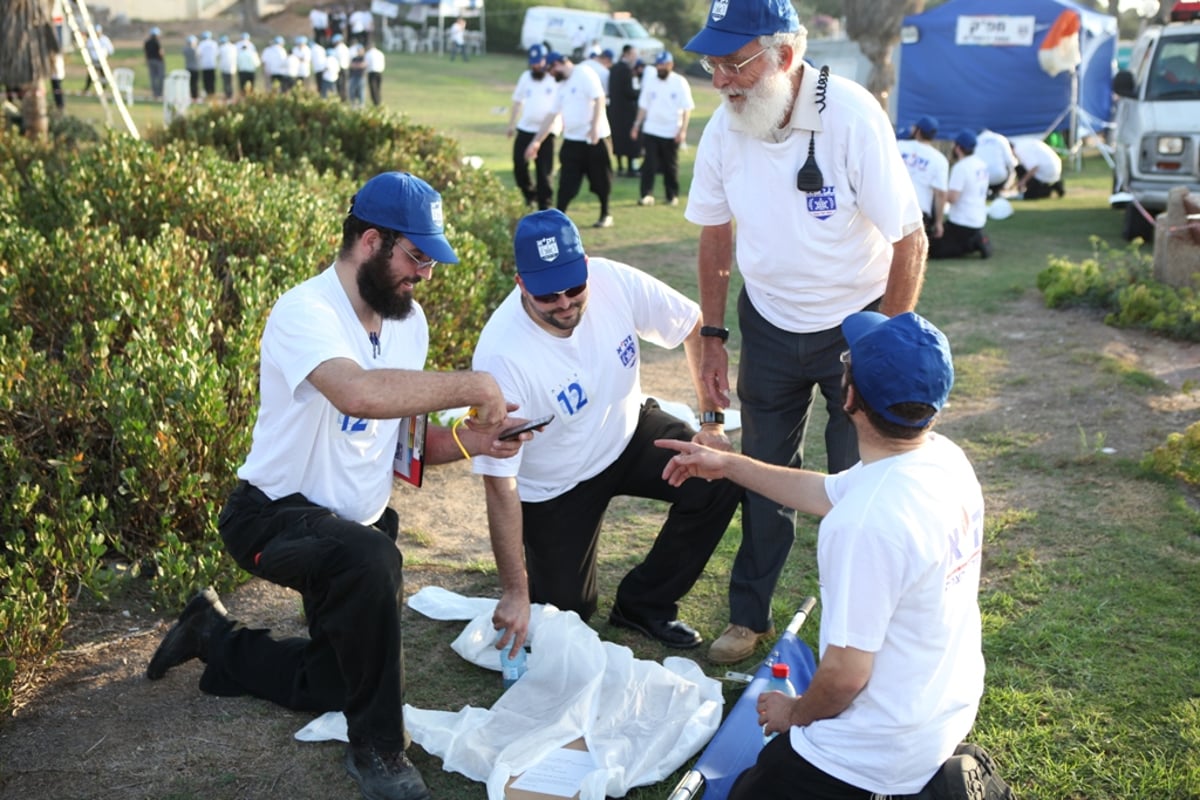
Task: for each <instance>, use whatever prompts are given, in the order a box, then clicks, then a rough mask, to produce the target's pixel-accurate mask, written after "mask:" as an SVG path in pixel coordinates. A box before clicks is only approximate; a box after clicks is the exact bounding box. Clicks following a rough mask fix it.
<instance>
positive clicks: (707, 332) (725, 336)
mask: <svg viewBox="0 0 1200 800" xmlns="http://www.w3.org/2000/svg"><path fill="white" fill-rule="evenodd" d="M700 335H701V336H711V337H713V338H714V339H720V340H721V341H722V342H725V341H728V340H729V328H718V327H717V326H716V325H702V326H701V327H700Z"/></svg>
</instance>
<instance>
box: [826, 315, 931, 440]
mask: <svg viewBox="0 0 1200 800" xmlns="http://www.w3.org/2000/svg"><path fill="white" fill-rule="evenodd" d="M842 334H843V335H844V336H845V337H846V342H847V343H848V344H849V345H850V362H851V367H852V369H853V370H854V386H855V387H856V388H857V389H858V391H859V393H860V394H862V397H863V400H865V401H866V402H867V405H869V406H870V407H871V408H872V409H873V410H874V411H876V412H877V413H878V414H879V415H880V416H882V417H883V418H884V419H886V420H888V421H889V422H894V423H895V424H897V425H902V426H904V427H906V428H920V427H923V426H925V425H926V424H927V423H928V422H929V421H930V420H931V419H933V417H934V416H936V414H934V415H930V416H929V417H926V418H925V419H923V420H920V421H916V422H914V421H913V420H907V419H904V418H903V417H899V416H897V415H895V414H893V413H891V412H890V411H888V409H889V408H891V407H892V406H894V405H896V404H897V403H925V404H926V405H930V406H933V408H934V409H935V411H941V410H942V406H944V405H945V404H946V398H947V397H949V396H950V387H951V386H953V385H954V362H953V360H952V359H951V357H950V343H949V342H948V341H947V340H946V336H945V334H943V333H942V332H941V331H939V330H938V329H937V328H936V327H934V325H933V323H931V322H930V321H929V320H927V319H925V318H924V317H922V316H920V315H918V314H915V313H913V312H912V311H909V312H906V313H904V314H899V315H897V316H895V317H888V316H885V315H883V314H880V313H879V312H877V311H859V312H858V313H856V314H851V315H850V316H848V317H846V320H845V321H844V322H843V323H842Z"/></svg>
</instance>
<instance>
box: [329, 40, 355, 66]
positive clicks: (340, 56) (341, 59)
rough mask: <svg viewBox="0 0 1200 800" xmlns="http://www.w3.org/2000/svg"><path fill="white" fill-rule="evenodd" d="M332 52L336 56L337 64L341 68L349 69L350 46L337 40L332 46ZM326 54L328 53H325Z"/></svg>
mask: <svg viewBox="0 0 1200 800" xmlns="http://www.w3.org/2000/svg"><path fill="white" fill-rule="evenodd" d="M333 52H334V54H335V55H336V56H337V62H338V66H339V67H341V68H342V69H350V48H349V46H348V45H347V44H346V43H345V42H338V43H337V44H335V45H334V46H333ZM326 55H328V53H326Z"/></svg>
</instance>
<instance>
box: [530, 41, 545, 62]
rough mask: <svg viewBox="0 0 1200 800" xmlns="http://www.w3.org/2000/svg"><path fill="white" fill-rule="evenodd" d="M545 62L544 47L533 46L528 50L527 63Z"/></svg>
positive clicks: (539, 45)
mask: <svg viewBox="0 0 1200 800" xmlns="http://www.w3.org/2000/svg"><path fill="white" fill-rule="evenodd" d="M545 60H546V45H544V44H535V45H533V46H532V47H530V48H529V63H530V64H531V65H532V64H540V63H542V62H543V61H545Z"/></svg>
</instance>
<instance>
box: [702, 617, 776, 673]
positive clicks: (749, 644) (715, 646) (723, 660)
mask: <svg viewBox="0 0 1200 800" xmlns="http://www.w3.org/2000/svg"><path fill="white" fill-rule="evenodd" d="M774 637H775V628H774V627H771V628H769V629H768V630H765V631H763V632H762V633H756V632H755V631H752V630H750V629H749V628H747V627H746V626H745V625H734V624H733V623H732V622H731V623H729V624H728V625H726V626H725V630H724V631H722V632H721V635H720V636H719V637H717V640H716V641H715V642H713V643H712V646H711V647H709V648H708V660H709V661H711V662H712V663H713V664H736V663H737V662H739V661H744V660H746V659H747V658H749V657H750V656H751V655H752V654H753V653H754V648H755V647H757V646H758V643H759V642H761V641H762V640H763V639H772V638H774Z"/></svg>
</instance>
